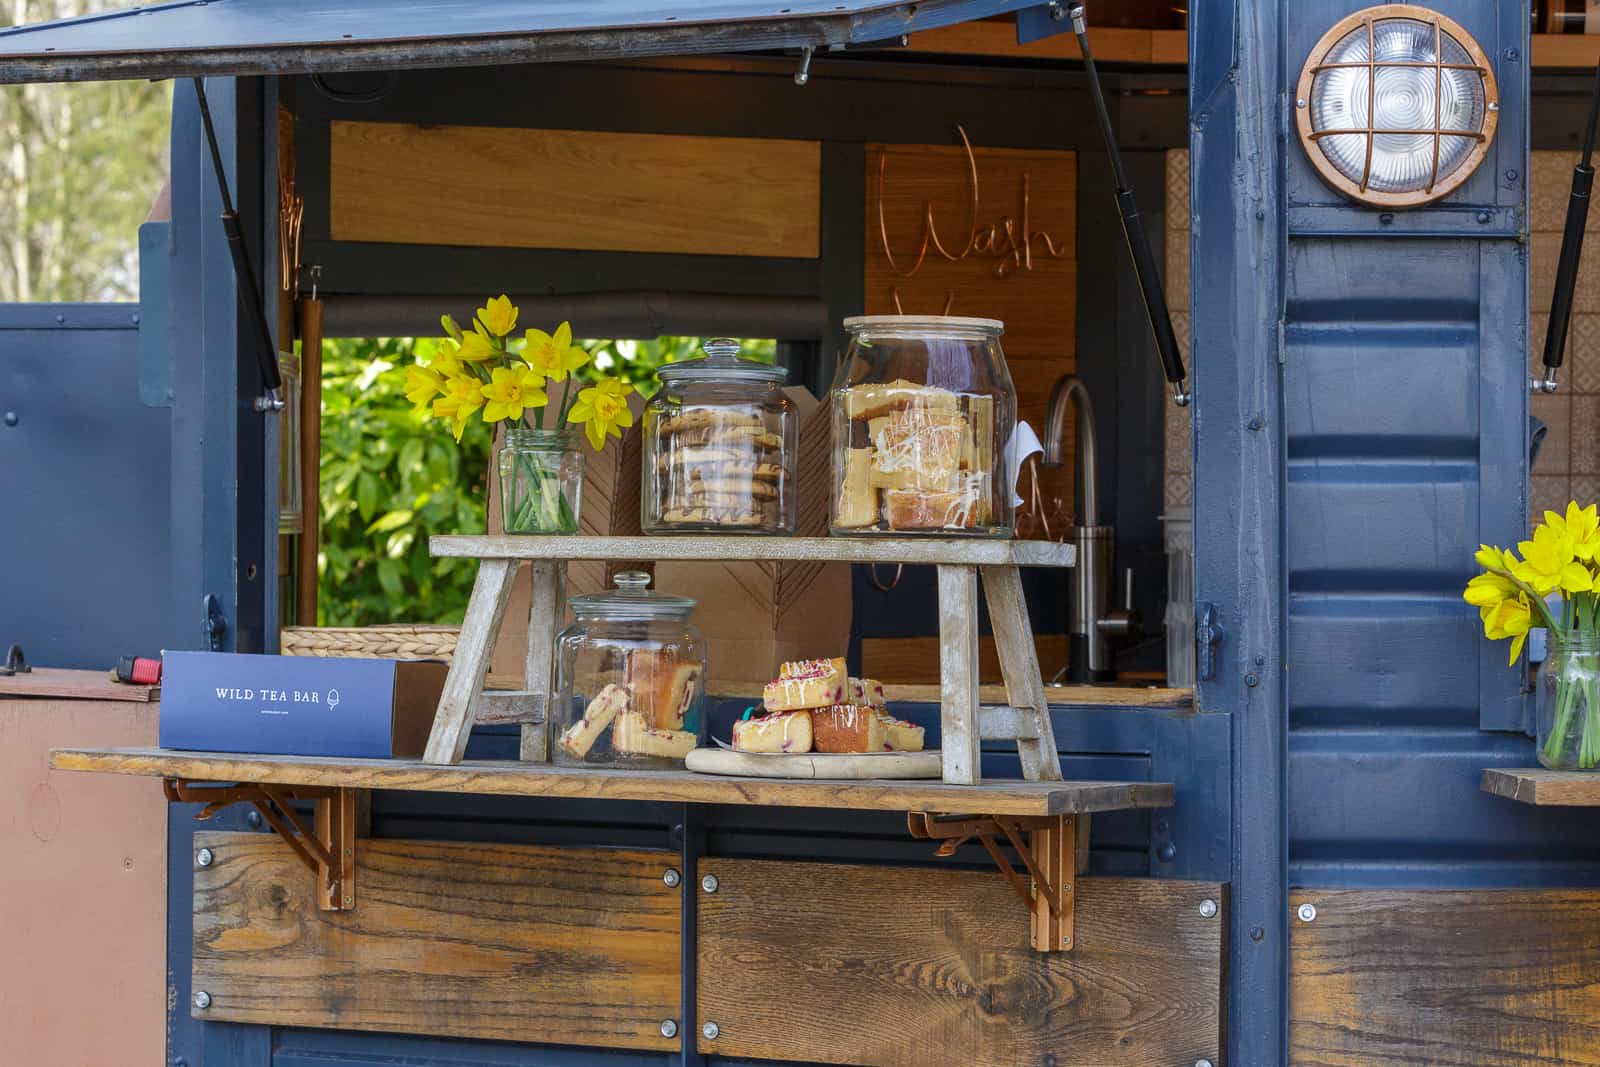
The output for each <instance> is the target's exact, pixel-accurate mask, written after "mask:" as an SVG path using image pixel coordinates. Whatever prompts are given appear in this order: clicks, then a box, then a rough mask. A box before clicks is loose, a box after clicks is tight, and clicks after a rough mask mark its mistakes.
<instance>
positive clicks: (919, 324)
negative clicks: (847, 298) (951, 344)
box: [844, 315, 1006, 337]
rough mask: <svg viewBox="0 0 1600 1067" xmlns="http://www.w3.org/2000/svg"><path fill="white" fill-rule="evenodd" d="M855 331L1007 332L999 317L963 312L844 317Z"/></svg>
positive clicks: (947, 334) (924, 334) (899, 333)
mask: <svg viewBox="0 0 1600 1067" xmlns="http://www.w3.org/2000/svg"><path fill="white" fill-rule="evenodd" d="M844 328H845V330H846V331H847V332H849V333H851V334H860V333H867V334H880V335H883V334H894V335H897V336H904V335H907V334H911V335H916V336H922V337H971V336H972V335H973V334H983V335H986V336H990V337H998V336H1000V335H1001V334H1003V333H1005V332H1006V324H1005V323H1003V322H1001V321H1000V320H999V319H969V318H963V317H961V316H959V315H852V316H850V317H849V318H848V319H845V320H844Z"/></svg>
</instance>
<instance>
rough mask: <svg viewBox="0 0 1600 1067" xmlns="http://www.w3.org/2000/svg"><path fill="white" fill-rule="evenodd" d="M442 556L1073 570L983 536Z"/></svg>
mask: <svg viewBox="0 0 1600 1067" xmlns="http://www.w3.org/2000/svg"><path fill="white" fill-rule="evenodd" d="M428 550H429V551H430V552H432V553H433V554H434V555H435V556H458V557H463V558H467V559H564V560H625V561H626V560H645V559H648V560H667V559H672V560H778V561H783V560H789V561H797V562H812V563H944V564H965V565H969V566H1004V565H1007V564H1010V565H1015V566H1019V567H1070V566H1072V565H1073V562H1074V560H1075V559H1076V558H1077V549H1076V548H1075V547H1073V546H1072V545H1060V544H1056V543H1054V542H1051V541H1012V540H1001V539H998V538H983V537H870V538H869V537H859V538H857V537H756V536H752V535H749V534H726V535H724V534H668V535H662V536H656V537H557V536H544V535H535V534H509V535H491V534H470V535H469V534H445V535H440V536H438V537H430V538H429V539H428Z"/></svg>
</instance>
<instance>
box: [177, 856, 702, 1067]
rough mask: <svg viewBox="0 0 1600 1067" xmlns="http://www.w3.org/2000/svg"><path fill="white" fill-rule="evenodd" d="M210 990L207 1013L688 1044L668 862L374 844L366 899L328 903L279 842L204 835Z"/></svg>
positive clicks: (331, 1024)
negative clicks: (348, 906) (667, 1031)
mask: <svg viewBox="0 0 1600 1067" xmlns="http://www.w3.org/2000/svg"><path fill="white" fill-rule="evenodd" d="M195 847H196V848H197V849H198V848H202V847H204V848H209V849H211V851H212V854H213V856H214V857H215V859H214V861H213V862H212V864H211V865H210V866H208V867H196V868H195V873H194V986H193V988H194V989H196V990H204V991H205V992H206V993H208V994H210V997H211V1002H210V1004H209V1006H208V1007H206V1008H205V1009H203V1010H201V1009H195V1011H194V1014H195V1015H196V1016H197V1017H199V1018H204V1019H208V1020H227V1021H230V1022H241V1023H260V1024H271V1025H275V1026H304V1027H327V1028H336V1029H341V1030H368V1031H380V1032H386V1033H410V1034H428V1035H435V1036H443V1037H474V1038H488V1039H495V1040H502V1041H530V1042H553V1043H558V1044H574V1045H588V1046H594V1047H605V1048H624V1049H649V1050H656V1051H665V1050H670V1049H676V1048H677V1046H678V1042H677V1041H675V1040H669V1039H667V1038H664V1037H662V1036H661V1021H662V1020H663V1019H678V1018H680V1017H681V1013H680V1011H679V1004H680V1002H681V985H680V980H681V969H680V968H681V956H680V952H681V940H680V939H681V932H680V926H681V919H682V904H681V896H680V892H679V891H678V890H676V889H671V888H668V887H667V885H666V884H665V883H663V881H662V872H663V871H665V870H666V869H667V868H668V867H672V866H675V865H676V860H677V856H676V854H675V853H670V852H646V851H622V850H616V849H576V848H535V847H530V846H525V845H498V844H484V843H471V844H452V843H443V842H431V841H430V842H421V841H391V840H373V841H361V842H360V843H359V844H358V846H357V851H356V864H357V867H358V876H357V882H358V884H359V885H360V887H361V896H360V903H359V904H358V906H357V907H356V908H355V909H354V910H352V911H347V912H326V911H319V910H318V909H317V903H316V898H315V893H314V891H313V885H312V880H313V879H312V875H311V872H310V871H309V870H307V869H306V867H305V866H304V865H302V864H301V863H300V862H299V861H298V860H297V859H296V858H295V857H294V855H293V854H292V853H291V852H290V851H289V849H288V847H287V846H285V845H284V844H283V843H282V842H280V841H279V840H278V839H277V838H276V837H271V836H263V835H259V834H229V833H203V834H196V835H195Z"/></svg>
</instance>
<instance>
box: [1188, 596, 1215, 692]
mask: <svg viewBox="0 0 1600 1067" xmlns="http://www.w3.org/2000/svg"><path fill="white" fill-rule="evenodd" d="M1198 607H1199V608H1200V611H1199V613H1198V616H1197V618H1196V620H1195V627H1194V644H1195V671H1196V673H1197V674H1198V675H1199V677H1200V680H1201V681H1202V682H1209V681H1211V680H1212V679H1213V678H1215V677H1216V676H1217V651H1216V649H1217V646H1218V645H1220V644H1222V624H1221V623H1219V622H1217V606H1216V605H1215V604H1212V603H1209V602H1205V603H1201V604H1199V605H1198Z"/></svg>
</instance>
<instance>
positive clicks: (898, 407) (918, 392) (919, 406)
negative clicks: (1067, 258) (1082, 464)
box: [829, 315, 1017, 537]
mask: <svg viewBox="0 0 1600 1067" xmlns="http://www.w3.org/2000/svg"><path fill="white" fill-rule="evenodd" d="M844 328H845V329H846V330H847V331H848V332H849V334H850V347H849V350H848V351H847V352H846V353H845V358H844V362H843V364H842V365H841V366H840V367H839V373H838V375H837V376H836V377H835V378H834V382H833V393H832V405H833V494H832V505H831V509H830V512H829V519H830V528H831V530H832V532H833V533H834V534H846V535H859V534H867V535H877V536H886V535H887V536H896V537H898V536H912V535H934V536H940V537H950V536H963V535H965V536H983V537H1010V536H1011V533H1012V517H1013V510H1012V507H1011V501H1012V495H1011V485H1010V483H1009V479H1008V478H1007V477H1006V460H1005V450H1006V444H1007V443H1008V442H1009V441H1010V440H1011V433H1012V430H1013V429H1014V428H1015V425H1016V419H1017V393H1016V387H1015V386H1013V385H1012V384H1011V372H1010V371H1009V370H1007V369H1006V358H1005V355H1004V354H1003V353H1002V352H1001V351H1000V334H1001V333H1002V332H1003V331H1004V326H1003V325H1002V324H1001V323H999V322H997V321H995V320H994V319H966V318H951V317H949V316H913V315H874V316H863V317H858V318H850V319H845V320H844Z"/></svg>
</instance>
